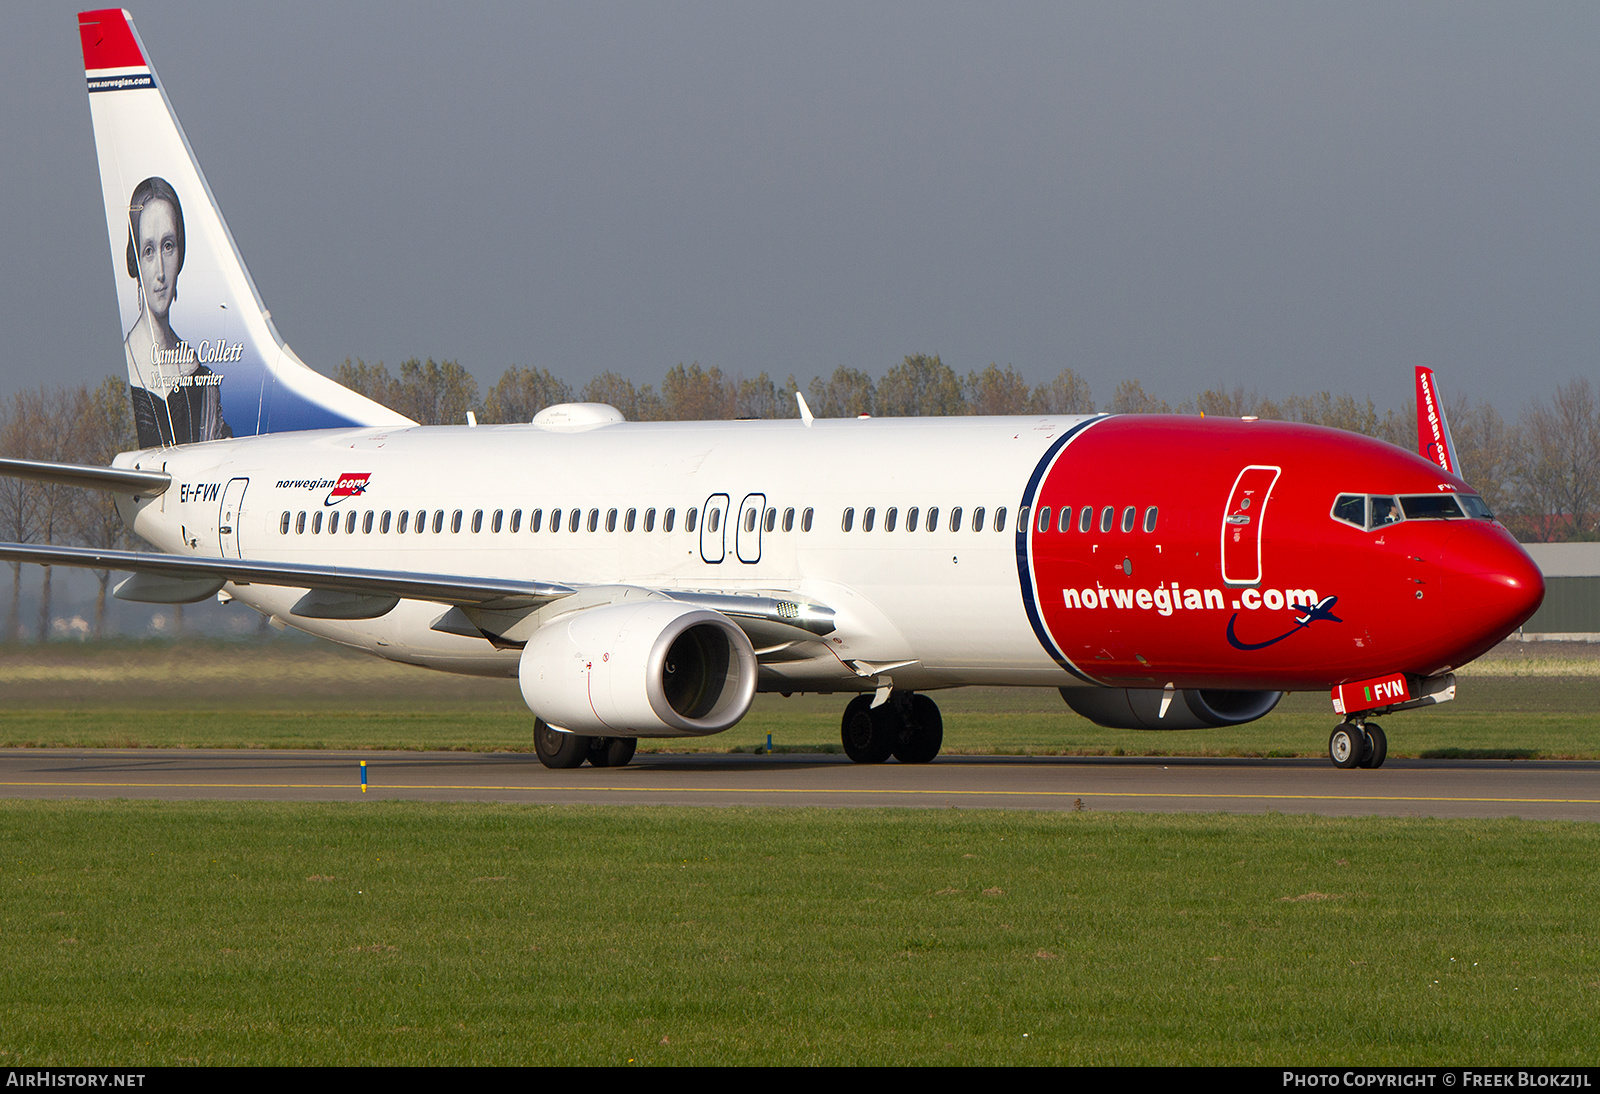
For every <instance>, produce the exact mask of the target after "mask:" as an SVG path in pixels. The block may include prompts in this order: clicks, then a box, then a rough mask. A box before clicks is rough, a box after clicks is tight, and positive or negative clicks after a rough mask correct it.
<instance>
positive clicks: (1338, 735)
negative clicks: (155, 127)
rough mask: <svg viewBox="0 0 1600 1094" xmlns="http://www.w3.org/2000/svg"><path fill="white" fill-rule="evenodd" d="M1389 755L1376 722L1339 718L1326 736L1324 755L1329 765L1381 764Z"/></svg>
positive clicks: (1373, 765) (1339, 766) (1386, 744)
mask: <svg viewBox="0 0 1600 1094" xmlns="http://www.w3.org/2000/svg"><path fill="white" fill-rule="evenodd" d="M1388 757H1389V738H1388V736H1387V735H1386V734H1385V733H1384V732H1383V727H1382V726H1380V725H1379V724H1378V723H1377V722H1368V721H1364V720H1362V721H1354V722H1341V723H1339V725H1338V726H1336V727H1335V728H1334V731H1333V733H1332V734H1331V735H1330V736H1329V737H1328V759H1330V760H1332V761H1333V766H1334V767H1337V768H1341V769H1345V770H1348V769H1349V768H1352V767H1365V768H1375V767H1382V766H1383V761H1384V760H1386V759H1388Z"/></svg>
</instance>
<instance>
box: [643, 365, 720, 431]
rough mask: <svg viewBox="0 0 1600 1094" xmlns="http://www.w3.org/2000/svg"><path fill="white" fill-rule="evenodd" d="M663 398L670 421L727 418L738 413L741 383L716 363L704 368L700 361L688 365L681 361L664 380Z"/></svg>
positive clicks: (701, 420)
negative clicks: (730, 376) (728, 375)
mask: <svg viewBox="0 0 1600 1094" xmlns="http://www.w3.org/2000/svg"><path fill="white" fill-rule="evenodd" d="M661 401H662V402H663V403H665V404H666V412H667V418H668V420H670V421H675V422H713V421H724V420H727V419H729V418H732V417H734V416H735V412H736V410H737V407H738V402H739V385H738V383H737V382H735V381H734V380H732V379H730V378H729V377H727V376H724V375H723V374H722V370H721V369H720V368H718V367H717V366H716V365H712V366H711V367H710V368H709V369H704V368H701V367H700V362H698V361H696V362H695V363H694V364H692V365H689V366H688V367H687V368H685V367H684V365H683V362H681V361H680V362H679V363H678V364H676V365H674V366H673V367H672V368H670V369H668V370H667V375H666V376H665V377H664V378H663V379H662V381H661Z"/></svg>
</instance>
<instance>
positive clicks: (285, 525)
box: [278, 509, 289, 536]
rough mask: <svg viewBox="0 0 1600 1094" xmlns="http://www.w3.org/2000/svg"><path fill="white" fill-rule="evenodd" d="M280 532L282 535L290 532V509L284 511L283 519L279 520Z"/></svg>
mask: <svg viewBox="0 0 1600 1094" xmlns="http://www.w3.org/2000/svg"><path fill="white" fill-rule="evenodd" d="M278 534H279V535H280V536H286V535H288V534H289V510H287V509H285V510H284V511H283V519H281V520H279V521H278Z"/></svg>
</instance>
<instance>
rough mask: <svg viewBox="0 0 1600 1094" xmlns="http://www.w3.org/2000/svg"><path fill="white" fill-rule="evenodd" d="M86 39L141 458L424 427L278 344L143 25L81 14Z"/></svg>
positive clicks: (116, 12) (112, 13) (118, 16)
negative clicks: (258, 440) (220, 443)
mask: <svg viewBox="0 0 1600 1094" xmlns="http://www.w3.org/2000/svg"><path fill="white" fill-rule="evenodd" d="M78 33H79V35H80V36H81V37H82V39H83V66H84V69H85V71H86V72H87V74H88V83H89V113H90V115H91V116H92V117H93V119H94V141H95V149H96V151H97V153H98V154H99V158H100V184H101V188H102V190H103V191H104V196H105V209H106V229H107V231H108V232H109V234H110V237H111V265H112V268H113V270H114V271H115V274H116V282H117V303H118V305H119V307H120V309H121V312H122V330H123V331H125V332H126V340H125V343H124V345H125V348H126V353H127V363H128V385H129V387H130V389H131V393H132V396H133V409H134V417H135V419H136V421H137V423H138V428H139V444H140V445H141V446H142V447H154V446H156V445H168V444H184V443H187V442H190V441H210V440H216V439H218V438H222V437H242V436H250V435H254V434H259V433H281V432H284V431H287V430H296V429H323V428H328V427H337V426H350V425H379V426H406V425H414V424H415V423H414V422H412V421H411V420H410V419H408V418H406V417H404V416H402V415H400V414H396V413H395V412H394V411H392V410H389V409H388V408H386V407H383V406H380V405H379V404H377V403H375V402H373V401H372V400H370V399H367V398H366V397H364V396H362V395H358V394H356V393H355V392H353V391H350V390H349V389H347V388H344V387H341V386H340V385H338V384H336V383H334V382H333V381H332V380H330V379H328V378H327V377H326V376H323V375H322V374H320V373H318V372H314V371H312V370H311V369H310V368H307V367H306V365H305V364H304V363H302V362H301V360H300V359H299V358H298V357H296V356H295V355H294V351H293V350H291V349H290V348H289V346H288V344H287V343H285V342H284V340H283V338H282V337H281V336H280V335H279V334H278V332H277V329H276V328H275V327H274V326H273V325H272V319H271V316H270V314H269V313H268V312H267V309H266V308H265V306H263V304H262V303H261V297H260V296H259V295H258V294H257V292H256V287H255V283H254V282H252V281H251V280H250V274H249V272H248V271H247V270H246V269H245V268H244V261H243V260H242V259H241V258H240V257H239V250H238V248H237V247H236V246H235V245H234V242H233V236H232V235H230V234H229V232H228V226H227V224H226V223H224V221H223V219H222V213H221V211H220V210H219V209H218V208H217V202H216V199H215V198H214V197H212V195H211V187H210V186H208V185H207V184H206V179H205V176H204V175H203V174H201V172H200V164H199V163H198V162H197V161H196V160H195V158H194V152H193V151H192V150H191V149H190V148H189V141H188V139H187V138H186V137H185V136H184V135H183V129H182V127H180V126H179V125H178V118H177V115H176V114H174V113H173V112H172V104H171V103H170V102H168V101H167V95H166V92H165V91H164V90H163V89H162V87H161V85H160V84H159V83H158V82H157V80H156V74H155V69H153V68H152V67H151V65H150V60H149V54H148V53H146V52H145V48H144V43H142V42H141V41H140V40H139V34H138V32H137V31H135V30H134V29H133V19H132V17H130V16H129V15H128V13H127V12H126V11H123V10H121V9H118V8H109V9H106V10H104V11H86V12H81V13H79V15H78ZM180 275H181V277H180ZM180 280H181V282H182V286H183V292H182V293H181V294H180V293H179V292H178V287H179V283H180ZM180 295H181V303H180Z"/></svg>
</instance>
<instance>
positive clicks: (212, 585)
mask: <svg viewBox="0 0 1600 1094" xmlns="http://www.w3.org/2000/svg"><path fill="white" fill-rule="evenodd" d="M0 562H32V563H37V564H38V565H41V566H76V567H82V568H85V569H91V570H126V571H131V572H132V573H133V574H134V577H133V578H131V579H130V581H129V582H124V583H123V584H122V585H120V586H118V589H119V590H123V595H122V599H125V600H140V601H145V602H148V603H187V602H193V601H196V600H204V599H206V598H207V597H209V596H212V595H215V593H216V592H217V590H219V589H221V588H222V586H223V584H224V583H226V582H232V583H233V584H235V585H281V586H284V587H287V588H294V589H310V590H312V594H311V596H312V597H313V600H312V602H311V603H308V604H306V606H307V607H313V606H314V605H315V602H316V600H317V599H319V598H316V596H315V594H317V593H322V594H324V596H322V597H321V598H320V600H321V601H322V602H323V606H324V610H323V611H316V612H301V611H298V610H297V611H296V612H295V614H297V615H314V616H317V617H321V618H335V619H337V618H344V619H360V618H371V617H372V616H370V615H367V614H365V612H363V613H362V614H349V613H350V612H353V611H357V610H359V609H360V605H358V604H357V602H358V601H362V600H365V601H368V602H369V603H367V604H366V605H365V607H366V608H368V609H370V608H373V607H375V606H377V602H379V601H383V600H387V599H391V598H392V599H407V600H432V601H436V602H438V603H440V604H454V605H456V606H458V607H471V608H486V609H503V610H515V609H518V608H530V607H538V606H539V605H541V604H547V603H549V602H550V601H552V600H556V599H559V598H561V597H563V596H569V595H571V594H572V592H573V591H574V590H573V588H572V587H571V586H568V585H560V584H557V583H555V582H549V581H518V580H513V579H510V578H485V577H461V576H458V575H453V574H424V573H412V572H409V571H396V570H356V569H347V568H345V567H341V566H315V565H306V564H303V563H297V562H251V561H247V560H245V559H238V558H192V557H188V556H184V555H164V554H156V553H153V552H146V551H100V550H95V549H93V548H89V547H52V546H41V545H37V544H30V543H0ZM141 579H144V580H143V582H142V584H140V582H141ZM130 582H131V583H133V584H132V587H131V588H130V587H129V586H130ZM128 593H132V594H134V595H128ZM141 594H142V595H141ZM326 594H336V595H334V596H331V597H330V596H328V595H326ZM337 594H343V601H342V603H344V604H345V610H344V611H342V612H338V614H334V613H335V612H336V611H337V607H336V605H338V604H340V603H341V600H340V597H339V595H337ZM393 606H394V605H393V603H390V604H389V605H388V607H386V608H384V611H387V610H388V608H389V607H393ZM297 607H298V606H297ZM374 614H379V615H381V614H382V612H375V613H374Z"/></svg>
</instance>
